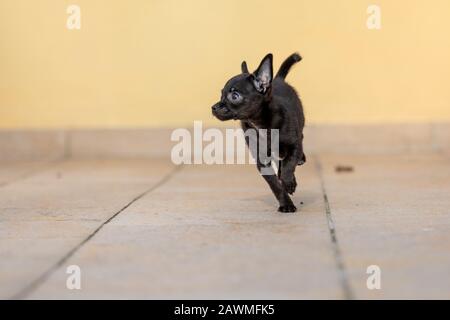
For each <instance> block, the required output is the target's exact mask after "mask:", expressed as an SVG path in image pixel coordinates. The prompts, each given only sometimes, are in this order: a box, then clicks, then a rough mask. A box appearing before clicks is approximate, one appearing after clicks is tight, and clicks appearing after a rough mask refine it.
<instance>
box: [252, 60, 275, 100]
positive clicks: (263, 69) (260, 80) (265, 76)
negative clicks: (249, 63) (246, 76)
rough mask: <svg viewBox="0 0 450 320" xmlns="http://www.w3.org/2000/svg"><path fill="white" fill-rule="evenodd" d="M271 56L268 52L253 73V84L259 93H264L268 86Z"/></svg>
mask: <svg viewBox="0 0 450 320" xmlns="http://www.w3.org/2000/svg"><path fill="white" fill-rule="evenodd" d="M272 60H273V56H272V54H271V53H269V54H268V55H267V56H265V57H264V59H262V61H261V63H260V65H259V67H258V69H256V71H255V72H254V73H253V84H254V86H255V88H256V90H258V91H259V92H261V93H265V92H266V91H267V89H268V88H269V87H270V85H271V83H272V78H273V66H272Z"/></svg>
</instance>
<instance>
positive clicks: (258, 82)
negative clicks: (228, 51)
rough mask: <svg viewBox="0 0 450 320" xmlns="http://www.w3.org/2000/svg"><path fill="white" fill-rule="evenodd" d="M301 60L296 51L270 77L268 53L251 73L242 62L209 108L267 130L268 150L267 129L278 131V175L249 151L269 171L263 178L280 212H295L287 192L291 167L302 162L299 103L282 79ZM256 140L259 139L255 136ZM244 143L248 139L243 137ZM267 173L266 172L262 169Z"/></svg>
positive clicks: (217, 114) (291, 184) (290, 187)
mask: <svg viewBox="0 0 450 320" xmlns="http://www.w3.org/2000/svg"><path fill="white" fill-rule="evenodd" d="M300 60H301V57H300V55H298V54H297V53H294V54H292V55H291V56H289V57H288V58H287V59H286V60H285V61H284V62H283V64H282V65H281V67H280V70H279V71H278V73H277V74H276V76H275V78H273V66H272V54H268V55H267V56H265V57H264V59H263V60H262V61H261V64H260V65H259V67H258V69H256V71H255V72H253V73H249V72H248V69H247V64H246V62H245V61H244V62H242V65H241V69H242V74H239V75H237V76H235V77H233V78H231V79H230V80H229V81H228V82H227V83H226V84H225V87H224V88H223V89H222V97H221V99H220V102H218V103H216V104H215V105H214V106H213V107H212V113H213V115H214V116H215V117H216V118H218V119H219V120H221V121H226V120H231V119H234V120H241V126H242V129H243V130H244V131H247V130H248V129H251V128H252V129H256V130H258V129H267V132H268V134H267V135H268V139H267V149H266V150H268V154H271V152H270V145H271V144H270V129H278V130H279V131H278V132H279V156H280V159H282V160H281V162H280V165H279V166H278V177H277V176H276V175H275V172H274V171H273V169H272V167H271V164H270V162H269V163H267V161H266V162H265V163H263V161H261V160H260V157H259V154H258V153H256V155H255V154H254V153H253V155H254V157H255V159H256V163H257V168H258V170H259V171H260V172H261V169H262V168H264V169H265V170H271V172H272V173H271V174H264V175H263V177H264V179H265V180H266V181H267V183H268V184H269V186H270V189H272V192H273V194H274V195H275V197H276V198H277V200H278V202H279V204H280V207H279V208H278V211H281V212H295V211H296V210H297V208H296V207H295V205H294V204H293V202H292V200H291V198H290V197H289V194H293V193H294V192H295V188H296V187H297V182H296V180H295V175H294V172H295V168H296V166H297V165H301V164H303V163H304V162H305V161H306V158H305V155H304V153H303V127H304V125H305V116H304V114H303V107H302V103H301V101H300V99H299V97H298V95H297V93H296V92H295V89H294V88H293V87H291V86H290V85H289V84H287V83H286V82H285V81H284V79H285V78H286V76H287V74H288V73H289V70H290V68H291V67H292V66H293V65H294V64H295V63H297V62H299V61H300ZM258 140H259V139H258ZM246 141H247V145H248V144H249V140H248V138H247V137H246ZM266 172H267V171H266Z"/></svg>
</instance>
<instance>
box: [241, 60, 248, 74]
mask: <svg viewBox="0 0 450 320" xmlns="http://www.w3.org/2000/svg"><path fill="white" fill-rule="evenodd" d="M241 71H242V73H249V72H248V68H247V62H245V61H242V64H241Z"/></svg>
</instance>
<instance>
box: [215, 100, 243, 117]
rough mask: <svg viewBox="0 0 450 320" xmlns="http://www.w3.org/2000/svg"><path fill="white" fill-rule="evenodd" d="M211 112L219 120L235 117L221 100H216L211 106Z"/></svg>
mask: <svg viewBox="0 0 450 320" xmlns="http://www.w3.org/2000/svg"><path fill="white" fill-rule="evenodd" d="M211 109H212V114H213V115H214V116H215V117H216V118H217V119H219V120H230V119H236V118H237V115H236V114H235V113H234V112H233V111H232V110H230V108H228V107H227V106H226V104H224V103H222V102H218V103H216V104H215V105H213V106H212V107H211Z"/></svg>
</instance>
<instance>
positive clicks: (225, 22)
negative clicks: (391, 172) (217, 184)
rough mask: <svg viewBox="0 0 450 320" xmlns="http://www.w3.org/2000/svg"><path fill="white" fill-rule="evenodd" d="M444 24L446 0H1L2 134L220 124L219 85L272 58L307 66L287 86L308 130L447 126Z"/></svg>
mask: <svg viewBox="0 0 450 320" xmlns="http://www.w3.org/2000/svg"><path fill="white" fill-rule="evenodd" d="M372 3H376V4H379V5H380V6H381V9H382V29H381V30H379V31H374V30H368V29H367V28H366V19H367V13H366V9H367V6H368V5H369V4H372ZM69 4H78V5H79V6H80V7H81V14H82V17H81V21H82V25H81V30H72V31H71V30H68V29H66V26H65V24H66V18H67V16H68V15H67V14H66V8H67V6H68V5H69ZM449 16H450V1H448V0H431V1H426V0H394V1H393V0H376V1H366V0H308V1H306V0H293V1H263V0H253V1H240V0H232V1H230V0H227V1H225V0H220V1H219V0H217V1H216V0H190V1H186V0H170V1H168V0H130V1H111V0H108V1H107V0H70V1H62V0H39V1H29V0H0V128H40V127H42V128H55V127H56V128H57V127H69V128H71V127H135V126H180V125H183V126H184V125H190V124H192V121H193V120H195V119H199V120H205V121H207V124H209V125H215V124H218V121H217V120H214V119H213V118H212V116H211V115H210V106H211V105H212V104H213V103H214V102H215V101H216V99H218V97H219V93H220V89H221V87H222V86H223V84H224V82H225V81H226V80H227V79H228V78H229V77H230V76H232V75H234V74H235V73H237V72H238V71H239V65H240V62H241V60H242V59H244V58H245V59H246V60H247V61H248V63H249V65H250V67H251V68H254V67H255V66H256V64H257V63H259V59H261V58H262V56H263V55H264V54H266V53H267V52H269V51H270V52H273V53H274V55H275V65H276V67H278V65H279V64H280V62H281V60H282V59H284V58H285V57H286V56H287V55H288V54H290V53H292V52H294V51H299V52H300V53H301V54H302V55H303V57H304V60H303V61H302V62H301V63H300V64H299V65H298V66H297V67H296V68H295V70H294V71H293V72H292V73H291V74H290V75H289V78H288V79H289V81H290V82H291V83H292V84H293V85H295V86H296V87H297V89H298V90H299V91H300V93H301V95H302V97H303V100H304V104H305V108H306V115H307V118H308V121H309V122H310V123H374V122H375V123H376V122H438V121H449V120H450V36H449V30H450V19H449Z"/></svg>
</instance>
